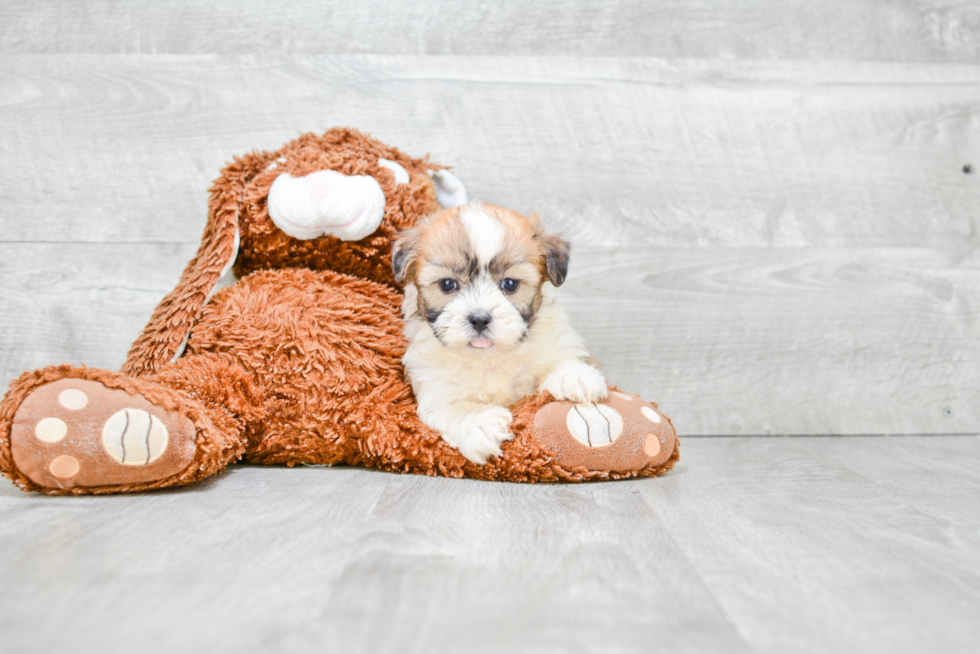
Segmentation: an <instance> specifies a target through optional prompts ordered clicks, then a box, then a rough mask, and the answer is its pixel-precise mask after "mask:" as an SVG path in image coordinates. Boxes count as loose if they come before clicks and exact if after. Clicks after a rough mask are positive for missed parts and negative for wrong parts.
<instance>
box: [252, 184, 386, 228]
mask: <svg viewBox="0 0 980 654" xmlns="http://www.w3.org/2000/svg"><path fill="white" fill-rule="evenodd" d="M384 214H385V195H384V192H382V190H381V186H380V185H379V184H378V182H377V180H375V179H374V178H373V177H368V176H365V175H344V174H341V173H338V172H336V171H333V170H320V171H317V172H315V173H310V174H309V175H306V176H305V177H293V176H292V175H290V174H288V173H283V174H282V175H279V177H277V178H276V181H275V182H273V183H272V188H271V189H269V217H270V218H271V219H272V222H273V223H275V225H276V227H278V228H279V229H281V230H282V231H284V232H285V233H286V234H288V235H289V236H292V237H293V238H301V239H304V240H308V239H312V238H317V237H319V236H324V235H330V236H336V237H337V238H339V239H340V240H342V241H359V240H361V239H362V238H364V237H365V236H368V235H369V234H371V233H372V232H374V230H376V229H377V228H378V225H380V224H381V220H382V218H384Z"/></svg>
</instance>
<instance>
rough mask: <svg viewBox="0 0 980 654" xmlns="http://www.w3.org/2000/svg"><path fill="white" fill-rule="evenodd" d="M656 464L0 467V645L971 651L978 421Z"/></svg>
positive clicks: (977, 560)
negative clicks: (144, 484) (607, 467)
mask: <svg viewBox="0 0 980 654" xmlns="http://www.w3.org/2000/svg"><path fill="white" fill-rule="evenodd" d="M683 448H684V449H683V451H684V460H683V464H682V466H681V467H680V468H678V469H677V470H676V471H674V472H672V473H670V474H669V475H667V476H666V477H664V478H660V479H651V480H642V481H639V482H625V483H608V484H590V485H582V486H526V485H514V484H489V483H482V482H471V481H459V480H447V479H432V478H428V477H413V476H399V475H390V474H385V473H378V472H373V471H368V470H357V469H348V468H301V469H292V470H289V469H280V468H260V467H245V466H241V467H233V468H231V469H230V470H229V471H228V472H226V473H225V474H223V475H221V476H220V477H218V478H216V479H214V480H212V481H210V482H206V483H203V484H200V485H198V486H193V487H190V488H187V489H183V490H175V491H169V492H160V493H152V494H147V495H141V496H122V497H98V498H49V497H41V496H26V495H24V494H22V493H20V492H19V491H17V490H15V489H14V488H13V487H11V486H6V485H4V486H0V515H2V516H3V520H2V523H0V551H2V552H3V553H4V555H3V563H2V564H0V587H2V588H3V589H4V593H3V596H2V599H0V634H2V636H3V649H4V650H5V651H10V652H19V651H24V652H28V651H63V650H70V651H76V652H123V651H138V652H145V653H147V654H153V653H155V652H245V651H247V652H253V651H254V652H324V651H327V652H333V651H342V652H371V653H380V652H392V653H398V654H405V653H410V652H418V653H420V654H433V653H438V652H501V651H522V652H649V651H669V652H708V651H713V652H767V653H768V652H771V653H773V654H786V653H787V652H855V653H860V654H876V653H878V652H882V653H884V652H889V653H895V652H946V653H959V652H963V653H964V654H965V653H967V652H975V651H976V644H977V642H978V640H980V620H977V615H978V614H980V439H978V438H976V437H941V436H937V437H928V438H925V437H923V438H915V437H891V438H880V437H862V438H828V437H811V438H806V437H796V438H785V437H784V438H777V437H773V438H718V439H688V440H687V441H685V442H684V445H683Z"/></svg>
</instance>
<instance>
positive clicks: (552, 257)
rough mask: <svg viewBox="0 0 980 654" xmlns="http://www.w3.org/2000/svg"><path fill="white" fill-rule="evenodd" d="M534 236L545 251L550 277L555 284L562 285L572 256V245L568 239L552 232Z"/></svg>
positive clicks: (545, 262)
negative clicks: (563, 238)
mask: <svg viewBox="0 0 980 654" xmlns="http://www.w3.org/2000/svg"><path fill="white" fill-rule="evenodd" d="M534 238H535V240H536V241H537V242H538V243H540V244H541V250H542V251H543V252H544V265H545V270H547V272H548V279H550V280H551V283H552V284H554V285H555V286H561V285H562V284H563V283H564V282H565V275H567V274H568V258H569V257H570V256H571V250H572V246H571V245H569V244H568V242H567V241H563V240H562V239H560V238H558V237H557V236H552V235H550V234H535V236H534Z"/></svg>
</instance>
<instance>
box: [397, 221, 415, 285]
mask: <svg viewBox="0 0 980 654" xmlns="http://www.w3.org/2000/svg"><path fill="white" fill-rule="evenodd" d="M418 242H419V230H418V228H417V227H413V228H412V229H406V230H405V231H404V232H402V233H400V234H399V235H398V236H396V237H395V239H394V240H393V241H392V243H391V271H392V273H394V275H395V282H397V283H398V285H399V286H403V285H405V284H406V283H407V282H411V281H414V280H415V273H414V271H415V258H416V252H415V247H416V246H417V245H418Z"/></svg>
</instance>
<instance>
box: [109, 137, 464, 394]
mask: <svg viewBox="0 0 980 654" xmlns="http://www.w3.org/2000/svg"><path fill="white" fill-rule="evenodd" d="M465 202H466V190H465V189H464V188H463V186H462V184H460V183H459V180H457V179H456V178H455V177H454V176H453V175H452V174H451V173H449V171H447V170H445V169H444V168H443V167H442V166H440V165H439V164H436V163H432V162H430V161H429V160H428V157H424V158H422V159H413V158H411V157H409V156H407V155H405V154H403V153H401V152H400V151H398V150H396V149H395V148H392V147H389V146H387V145H385V144H384V143H381V142H380V141H377V140H375V139H373V138H371V137H369V136H366V135H364V134H362V133H360V132H358V131H357V130H354V129H349V128H335V129H331V130H328V131H327V132H325V133H323V134H320V135H316V134H303V135H301V136H300V137H299V138H297V139H295V140H293V141H290V142H289V143H287V144H286V145H284V146H283V147H281V148H279V149H278V150H276V151H274V152H252V153H249V154H246V155H244V156H241V157H235V159H234V161H232V162H231V163H230V164H228V165H227V166H225V168H224V169H223V170H222V171H221V176H220V177H219V178H218V179H217V180H215V182H214V185H213V186H212V187H211V192H210V198H209V202H208V205H209V211H208V222H207V225H206V226H205V229H204V236H203V237H202V239H201V246H200V248H199V249H198V251H197V254H196V255H195V257H194V258H193V259H192V260H191V261H190V263H188V264H187V267H186V268H185V269H184V273H183V275H182V276H181V278H180V281H179V282H178V284H177V287H176V288H175V289H174V290H173V291H171V292H170V293H169V294H168V295H167V297H165V298H164V299H163V301H162V302H161V303H160V304H159V305H158V306H157V308H156V310H155V311H154V312H153V316H152V317H151V318H150V322H149V323H148V324H147V326H146V328H145V329H144V330H143V333H142V334H140V336H139V338H138V339H137V340H136V342H135V343H134V344H133V347H132V349H131V350H130V353H129V357H128V358H127V360H126V363H125V364H124V365H123V371H124V372H126V373H128V374H131V375H142V374H146V373H150V372H154V371H156V370H159V369H160V367H161V366H162V365H165V364H166V363H168V362H170V361H173V360H175V359H176V358H177V357H179V356H181V353H182V352H183V350H184V345H185V344H186V342H187V338H188V334H189V333H190V330H191V329H192V328H193V327H194V325H195V324H196V323H197V321H198V319H199V318H200V315H201V312H202V310H203V308H204V306H205V305H206V304H207V303H208V301H209V300H210V298H211V297H212V295H213V294H214V293H215V292H216V291H217V289H218V288H219V286H220V285H221V284H220V280H221V279H222V278H224V277H225V276H226V275H227V273H228V272H229V271H230V270H234V272H235V274H236V275H237V276H238V277H242V276H244V275H247V274H248V273H250V272H253V271H256V270H268V269H276V268H295V267H303V268H311V269H313V270H332V271H335V272H339V273H344V274H347V275H352V276H355V277H361V278H363V279H367V280H371V281H374V282H379V283H382V284H388V285H391V286H394V283H395V280H394V277H393V273H392V270H391V238H392V236H393V235H394V234H396V233H397V232H399V231H400V230H402V229H406V228H408V227H412V226H414V225H415V224H416V223H417V222H418V221H420V220H421V219H422V218H424V217H425V216H426V215H428V214H429V213H431V212H433V211H435V210H437V209H438V208H439V207H440V205H441V206H456V205H458V204H464V203H465Z"/></svg>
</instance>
